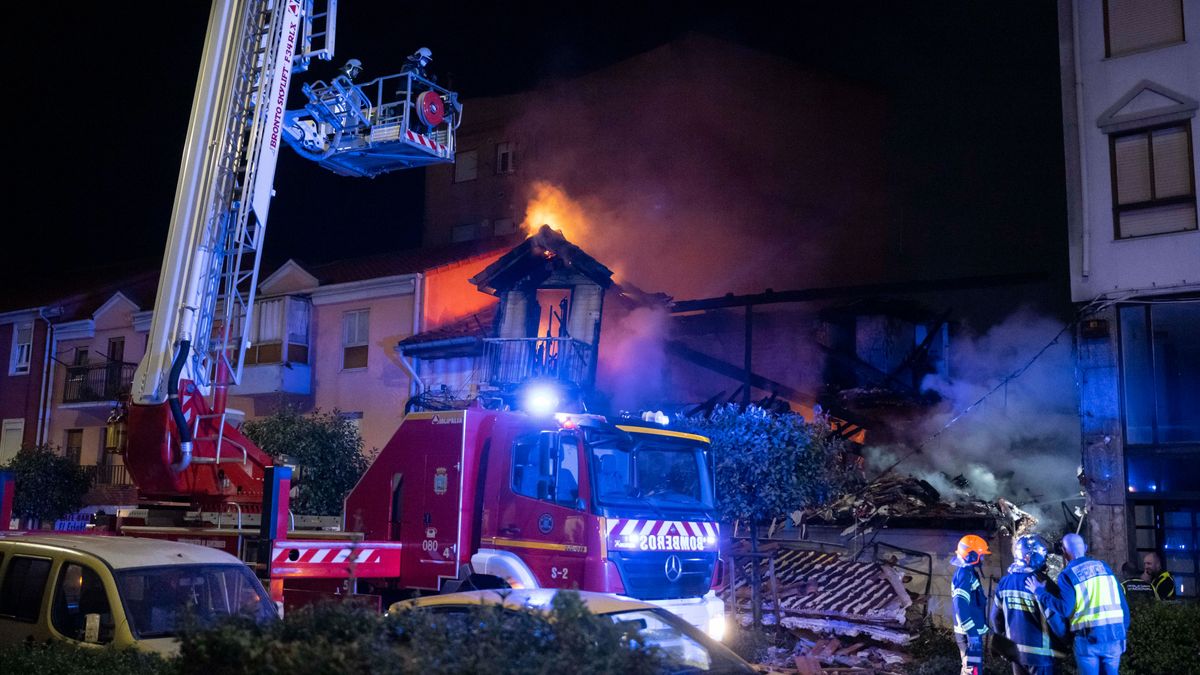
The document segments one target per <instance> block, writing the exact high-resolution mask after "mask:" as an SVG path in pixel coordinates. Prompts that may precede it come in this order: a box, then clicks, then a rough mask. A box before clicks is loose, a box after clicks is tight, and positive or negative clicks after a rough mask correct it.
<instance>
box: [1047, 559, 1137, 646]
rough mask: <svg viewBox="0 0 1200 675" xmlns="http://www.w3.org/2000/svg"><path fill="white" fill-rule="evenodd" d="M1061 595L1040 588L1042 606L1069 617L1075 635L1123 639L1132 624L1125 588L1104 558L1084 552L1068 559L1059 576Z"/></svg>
mask: <svg viewBox="0 0 1200 675" xmlns="http://www.w3.org/2000/svg"><path fill="white" fill-rule="evenodd" d="M1058 586H1059V589H1060V591H1061V593H1062V599H1061V600H1060V599H1057V598H1054V597H1053V596H1051V595H1050V594H1049V593H1048V592H1046V590H1045V589H1040V590H1038V592H1037V599H1038V602H1040V603H1042V606H1044V607H1048V608H1051V609H1053V610H1054V611H1057V612H1060V613H1061V614H1063V615H1064V616H1067V617H1069V620H1070V626H1071V632H1072V633H1074V634H1075V637H1076V638H1078V637H1081V636H1082V637H1086V638H1088V639H1089V641H1090V642H1097V643H1098V642H1113V641H1118V640H1124V639H1125V636H1126V634H1127V631H1128V628H1129V604H1128V603H1126V602H1125V591H1124V590H1123V589H1122V588H1121V584H1120V583H1118V582H1117V578H1116V577H1115V576H1113V573H1112V570H1110V569H1109V568H1108V565H1105V564H1104V562H1103V561H1100V560H1093V559H1092V558H1088V557H1087V556H1084V557H1082V558H1076V559H1075V560H1072V561H1071V562H1069V563H1067V566H1066V567H1064V568H1063V571H1062V574H1060V575H1059V577H1058Z"/></svg>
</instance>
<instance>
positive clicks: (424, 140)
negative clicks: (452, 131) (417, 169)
mask: <svg viewBox="0 0 1200 675" xmlns="http://www.w3.org/2000/svg"><path fill="white" fill-rule="evenodd" d="M404 137H405V138H407V139H408V140H409V142H410V143H416V144H417V145H420V146H422V147H426V148H429V149H430V150H432V151H434V152H436V153H437V154H439V155H445V154H446V146H444V145H442V144H441V143H438V142H437V141H435V140H433V139H431V138H429V137H428V136H425V135H424V134H418V133H416V132H414V131H413V130H412V129H407V130H405V132H404Z"/></svg>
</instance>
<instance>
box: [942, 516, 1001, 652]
mask: <svg viewBox="0 0 1200 675" xmlns="http://www.w3.org/2000/svg"><path fill="white" fill-rule="evenodd" d="M991 553H992V552H991V551H989V550H988V545H987V542H986V541H984V540H983V537H980V536H977V535H974V534H968V535H967V536H965V537H963V538H962V539H959V540H958V548H957V549H956V550H955V552H954V560H953V561H951V564H952V565H954V566H955V567H957V568H958V570H957V571H955V573H954V578H953V579H951V580H950V595H951V601H952V602H953V604H954V641H955V642H957V643H958V652H959V653H960V654H961V655H962V671H961V673H962V675H981V674H982V673H983V636H984V635H986V634H987V631H988V626H987V619H986V612H987V593H986V592H985V591H984V590H983V576H982V574H981V573H980V571H979V570H980V566H981V565H982V564H983V556H985V555H991Z"/></svg>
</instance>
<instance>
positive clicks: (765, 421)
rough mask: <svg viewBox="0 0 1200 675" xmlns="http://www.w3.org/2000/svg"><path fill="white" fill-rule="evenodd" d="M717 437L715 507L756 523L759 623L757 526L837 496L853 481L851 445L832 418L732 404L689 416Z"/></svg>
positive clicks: (725, 516)
mask: <svg viewBox="0 0 1200 675" xmlns="http://www.w3.org/2000/svg"><path fill="white" fill-rule="evenodd" d="M688 422H689V423H690V426H692V427H693V428H694V429H696V431H697V432H698V433H701V434H704V435H705V436H707V437H708V438H709V440H711V441H712V448H713V455H714V467H715V472H716V483H717V484H716V488H717V508H718V510H719V511H720V513H721V518H722V520H723V521H725V522H734V521H741V522H744V523H746V524H747V525H748V526H749V528H750V550H751V552H752V553H753V557H754V561H753V564H752V565H751V566H750V573H751V593H752V594H753V599H752V603H753V612H754V621H755V623H756V624H758V623H760V622H761V620H762V597H761V594H762V589H761V588H760V586H761V583H760V570H759V564H758V563H759V559H758V526H759V524H760V523H763V522H766V521H769V520H771V519H772V518H775V517H778V516H780V515H783V514H787V513H791V512H792V511H795V510H797V509H803V508H807V507H810V506H819V505H821V504H824V503H826V502H828V501H830V500H832V499H834V498H836V497H839V496H840V495H841V494H842V493H843V491H844V490H845V488H846V486H847V485H848V484H849V482H850V481H851V480H852V478H851V476H852V472H851V471H849V470H848V468H847V466H846V463H845V452H846V446H845V442H844V441H843V440H842V439H840V438H839V437H838V436H836V435H835V434H834V433H833V431H832V428H831V427H830V425H829V421H828V419H826V418H824V417H821V416H817V417H815V418H814V419H813V421H812V422H811V423H809V422H806V421H805V420H804V418H803V417H802V416H800V415H799V414H796V413H791V412H787V413H773V412H769V411H767V410H763V409H762V408H759V407H756V406H749V407H747V408H745V409H744V410H743V409H742V408H741V407H739V406H737V405H734V404H728V405H724V406H721V407H718V408H716V409H715V410H713V412H712V414H711V415H709V416H707V417H703V416H701V417H694V418H691V419H690V420H688Z"/></svg>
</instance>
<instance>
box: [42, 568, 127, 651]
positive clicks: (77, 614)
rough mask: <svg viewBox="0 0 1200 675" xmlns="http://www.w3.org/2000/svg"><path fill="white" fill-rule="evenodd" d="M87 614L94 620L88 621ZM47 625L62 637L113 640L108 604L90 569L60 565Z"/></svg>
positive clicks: (99, 641) (101, 582)
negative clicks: (60, 568) (50, 625)
mask: <svg viewBox="0 0 1200 675" xmlns="http://www.w3.org/2000/svg"><path fill="white" fill-rule="evenodd" d="M89 615H95V617H96V618H95V619H91V620H90V621H89V618H88V617H89ZM50 623H51V624H53V626H54V630H56V631H58V632H59V633H61V634H62V635H63V636H64V637H67V638H70V639H72V640H79V641H80V642H94V643H100V644H105V643H108V642H112V639H113V614H112V605H110V604H109V602H108V594H107V593H105V591H104V582H103V581H102V580H101V579H100V575H98V574H96V572H95V571H93V570H92V569H91V568H90V567H84V566H83V565H77V564H75V563H69V564H64V565H63V566H62V572H60V573H59V575H58V583H57V584H55V586H54V600H53V602H52V603H51V605H50Z"/></svg>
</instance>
